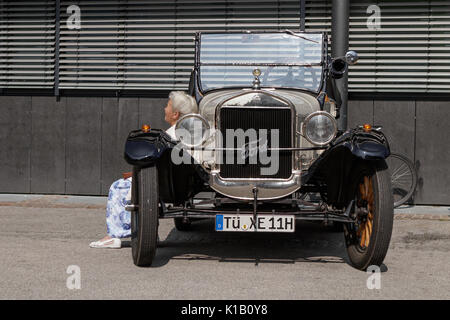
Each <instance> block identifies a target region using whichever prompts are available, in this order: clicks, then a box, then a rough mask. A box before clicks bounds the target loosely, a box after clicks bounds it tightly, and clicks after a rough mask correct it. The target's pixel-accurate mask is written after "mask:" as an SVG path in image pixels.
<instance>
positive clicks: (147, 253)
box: [131, 166, 159, 267]
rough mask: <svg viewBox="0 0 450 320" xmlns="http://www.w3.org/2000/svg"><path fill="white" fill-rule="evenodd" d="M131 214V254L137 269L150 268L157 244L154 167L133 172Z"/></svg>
mask: <svg viewBox="0 0 450 320" xmlns="http://www.w3.org/2000/svg"><path fill="white" fill-rule="evenodd" d="M131 196H132V202H133V203H134V204H137V209H136V210H135V211H133V212H132V213H131V252H132V255H133V262H134V264H135V265H137V266H139V267H144V266H150V265H151V264H152V262H153V258H154V257H155V254H156V247H157V243H158V213H159V196H158V171H157V168H156V166H152V167H148V168H142V169H140V170H139V169H135V170H134V171H133V180H132V189H131Z"/></svg>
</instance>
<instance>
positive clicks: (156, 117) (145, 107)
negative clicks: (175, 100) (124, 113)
mask: <svg viewBox="0 0 450 320" xmlns="http://www.w3.org/2000/svg"><path fill="white" fill-rule="evenodd" d="M166 105H167V99H152V98H139V126H142V125H143V124H148V125H150V126H151V127H152V128H158V129H164V130H167V129H168V128H169V125H168V124H167V122H165V121H164V108H165V107H166Z"/></svg>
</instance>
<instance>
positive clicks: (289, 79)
mask: <svg viewBox="0 0 450 320" xmlns="http://www.w3.org/2000/svg"><path fill="white" fill-rule="evenodd" d="M289 60H291V58H284V59H281V60H280V61H277V62H278V63H285V62H288V61H289ZM274 67H275V66H270V67H268V68H267V69H266V71H265V72H264V75H263V78H262V81H261V84H262V85H264V84H266V83H267V79H268V78H269V74H270V72H272V70H273V68H274ZM304 68H308V66H305V67H304ZM308 70H309V71H311V76H312V80H313V81H312V87H313V88H315V87H316V86H317V82H318V79H317V70H316V69H314V67H309V69H308ZM305 71H306V70H304V69H300V72H301V75H300V76H298V77H296V78H300V79H299V80H300V81H301V80H302V78H303V77H304V74H305ZM302 76H303V77H302ZM278 81H280V82H281V85H286V86H290V87H292V86H293V85H292V83H293V82H294V81H295V78H294V77H293V74H292V66H289V70H288V72H287V74H286V75H285V76H282V77H279V78H275V79H273V80H272V81H271V83H277V82H278Z"/></svg>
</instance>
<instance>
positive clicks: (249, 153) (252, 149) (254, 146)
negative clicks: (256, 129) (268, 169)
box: [241, 138, 267, 161]
mask: <svg viewBox="0 0 450 320" xmlns="http://www.w3.org/2000/svg"><path fill="white" fill-rule="evenodd" d="M262 140H263V139H262V138H260V139H258V140H256V141H250V142H247V143H246V144H244V145H243V146H242V148H241V159H242V160H244V161H245V160H246V159H247V158H249V157H254V156H256V154H257V153H258V150H259V151H260V152H261V151H262V152H264V151H267V140H265V142H264V143H262Z"/></svg>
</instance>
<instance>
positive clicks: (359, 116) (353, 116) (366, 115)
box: [347, 100, 373, 128]
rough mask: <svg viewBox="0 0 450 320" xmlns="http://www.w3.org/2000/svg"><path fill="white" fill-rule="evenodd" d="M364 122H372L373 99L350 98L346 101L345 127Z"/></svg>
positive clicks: (352, 126) (353, 126)
mask: <svg viewBox="0 0 450 320" xmlns="http://www.w3.org/2000/svg"><path fill="white" fill-rule="evenodd" d="M365 123H370V124H373V101H372V100H370V101H369V100H361V101H360V100H351V101H349V102H348V116H347V127H348V128H355V127H356V126H360V125H363V124H365Z"/></svg>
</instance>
